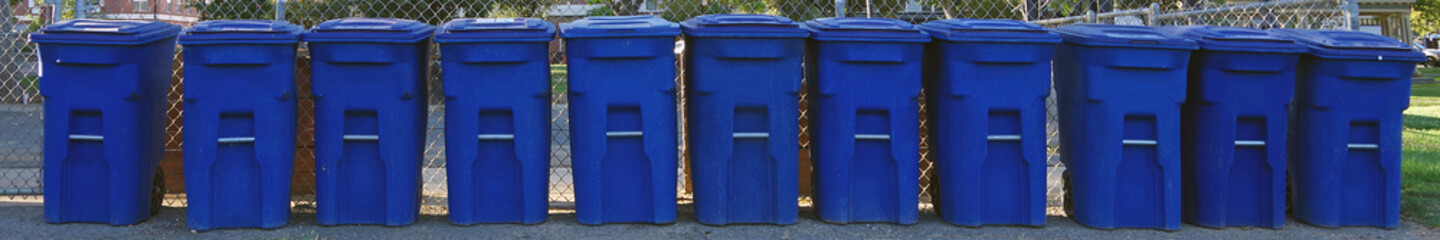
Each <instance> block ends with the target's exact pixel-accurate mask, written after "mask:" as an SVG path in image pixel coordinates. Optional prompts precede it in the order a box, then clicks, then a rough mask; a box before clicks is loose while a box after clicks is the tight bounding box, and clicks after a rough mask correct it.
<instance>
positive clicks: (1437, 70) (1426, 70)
mask: <svg viewBox="0 0 1440 240" xmlns="http://www.w3.org/2000/svg"><path fill="white" fill-rule="evenodd" d="M1416 70H1420V73H1425V74H1434V73H1440V68H1416Z"/></svg>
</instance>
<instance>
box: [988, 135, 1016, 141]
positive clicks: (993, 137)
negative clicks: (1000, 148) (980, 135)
mask: <svg viewBox="0 0 1440 240" xmlns="http://www.w3.org/2000/svg"><path fill="white" fill-rule="evenodd" d="M985 140H990V141H1020V135H990V136H985Z"/></svg>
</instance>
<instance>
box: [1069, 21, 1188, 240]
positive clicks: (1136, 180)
mask: <svg viewBox="0 0 1440 240" xmlns="http://www.w3.org/2000/svg"><path fill="white" fill-rule="evenodd" d="M1055 32H1056V33H1059V34H1060V36H1061V38H1063V39H1064V40H1065V42H1064V44H1061V45H1059V47H1057V48H1056V49H1055V61H1054V64H1055V90H1056V91H1055V92H1056V94H1058V97H1057V98H1056V107H1057V108H1058V111H1059V112H1060V120H1059V122H1060V128H1059V130H1060V160H1061V161H1062V162H1063V163H1065V167H1066V168H1067V170H1066V176H1067V179H1066V184H1067V185H1069V189H1068V190H1067V191H1066V194H1068V195H1069V196H1068V197H1067V199H1066V201H1065V203H1066V204H1067V205H1070V206H1069V207H1068V209H1066V210H1067V211H1069V212H1070V216H1071V218H1074V219H1075V221H1076V222H1079V223H1080V224H1082V225H1085V226H1089V227H1093V228H1102V229H1111V228H1151V229H1161V230H1171V231H1174V230H1180V203H1181V202H1180V201H1181V200H1180V104H1181V103H1182V102H1184V101H1185V76H1186V69H1187V64H1188V63H1189V60H1190V51H1191V50H1194V49H1196V46H1195V43H1194V42H1192V41H1190V40H1186V39H1183V38H1177V37H1174V36H1171V35H1168V34H1165V33H1161V32H1159V31H1156V30H1155V29H1152V28H1149V27H1143V26H1119V25H1098V24H1079V25H1071V26H1066V27H1060V28H1057V29H1055Z"/></svg>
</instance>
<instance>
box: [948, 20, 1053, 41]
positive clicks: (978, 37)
mask: <svg viewBox="0 0 1440 240" xmlns="http://www.w3.org/2000/svg"><path fill="white" fill-rule="evenodd" d="M920 29H921V30H925V32H926V33H930V37H934V38H936V39H941V40H946V41H956V42H1028V43H1059V42H1060V35H1058V34H1055V33H1051V32H1050V31H1048V30H1045V28H1042V27H1040V25H1035V24H1033V23H1027V22H1022V21H1017V20H1008V19H950V20H937V21H930V22H926V23H924V24H920Z"/></svg>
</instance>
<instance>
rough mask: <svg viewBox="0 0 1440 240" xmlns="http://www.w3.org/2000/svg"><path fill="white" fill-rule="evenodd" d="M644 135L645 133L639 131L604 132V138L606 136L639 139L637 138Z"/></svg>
mask: <svg viewBox="0 0 1440 240" xmlns="http://www.w3.org/2000/svg"><path fill="white" fill-rule="evenodd" d="M644 135H645V132H641V131H617V132H605V136H606V137H639V136H644Z"/></svg>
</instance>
